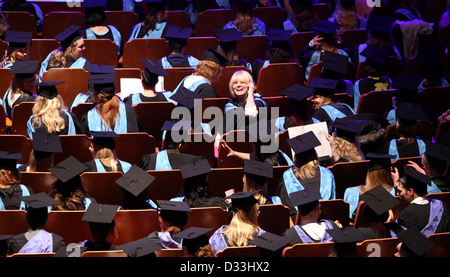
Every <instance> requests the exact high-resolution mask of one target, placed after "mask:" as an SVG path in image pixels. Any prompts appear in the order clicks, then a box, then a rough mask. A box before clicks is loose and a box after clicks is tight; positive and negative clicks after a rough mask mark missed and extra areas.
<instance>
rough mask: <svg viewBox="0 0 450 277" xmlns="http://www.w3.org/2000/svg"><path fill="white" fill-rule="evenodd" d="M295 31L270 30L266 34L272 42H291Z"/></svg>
mask: <svg viewBox="0 0 450 277" xmlns="http://www.w3.org/2000/svg"><path fill="white" fill-rule="evenodd" d="M292 32H293V30H284V29H278V28H270V29H269V31H267V33H266V39H268V40H270V41H289V38H290V37H291V34H292Z"/></svg>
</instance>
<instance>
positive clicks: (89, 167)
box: [84, 160, 124, 173]
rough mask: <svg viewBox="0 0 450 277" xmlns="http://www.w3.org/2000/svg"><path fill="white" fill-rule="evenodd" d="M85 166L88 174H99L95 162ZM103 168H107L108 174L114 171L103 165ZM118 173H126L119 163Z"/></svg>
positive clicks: (87, 163)
mask: <svg viewBox="0 0 450 277" xmlns="http://www.w3.org/2000/svg"><path fill="white" fill-rule="evenodd" d="M102 164H103V163H102ZM84 165H85V166H86V167H87V169H86V172H98V169H97V165H96V164H95V161H94V160H92V161H89V162H86V163H84ZM103 167H104V168H105V171H106V172H111V171H112V168H111V167H109V166H106V165H104V164H103ZM117 171H119V172H122V173H124V172H123V168H122V165H121V164H120V163H117Z"/></svg>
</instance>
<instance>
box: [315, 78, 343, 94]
mask: <svg viewBox="0 0 450 277" xmlns="http://www.w3.org/2000/svg"><path fill="white" fill-rule="evenodd" d="M338 82H339V81H338V80H334V79H328V78H312V80H311V83H310V84H309V86H310V87H311V88H313V89H314V93H313V94H315V95H323V96H329V95H333V94H334V91H335V89H336V86H337V84H338Z"/></svg>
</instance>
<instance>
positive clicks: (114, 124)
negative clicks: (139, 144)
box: [81, 74, 142, 133]
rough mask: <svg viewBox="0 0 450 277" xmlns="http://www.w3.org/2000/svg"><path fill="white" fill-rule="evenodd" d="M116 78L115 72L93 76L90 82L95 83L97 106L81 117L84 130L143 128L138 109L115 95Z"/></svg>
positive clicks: (127, 131)
mask: <svg viewBox="0 0 450 277" xmlns="http://www.w3.org/2000/svg"><path fill="white" fill-rule="evenodd" d="M115 79H116V75H115V74H102V75H96V76H91V78H90V80H89V83H90V84H92V85H93V90H94V99H95V107H94V108H92V109H91V110H90V111H88V112H87V113H86V114H84V115H83V117H82V119H81V124H82V125H83V126H84V130H86V131H87V130H89V131H114V132H116V133H132V132H140V131H141V130H142V127H141V122H140V119H139V117H138V115H137V114H136V111H135V110H134V109H133V108H132V107H131V106H129V105H127V104H125V103H123V102H122V101H121V100H120V99H119V98H118V96H117V95H115V88H114V81H115Z"/></svg>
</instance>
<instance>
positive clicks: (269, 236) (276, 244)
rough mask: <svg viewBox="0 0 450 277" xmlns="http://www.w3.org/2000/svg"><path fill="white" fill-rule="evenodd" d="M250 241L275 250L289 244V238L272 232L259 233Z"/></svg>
mask: <svg viewBox="0 0 450 277" xmlns="http://www.w3.org/2000/svg"><path fill="white" fill-rule="evenodd" d="M249 243H250V244H253V245H256V246H258V247H260V248H263V249H267V250H270V251H273V252H275V251H277V250H279V249H281V248H282V247H284V246H286V245H288V243H289V239H287V238H285V237H282V236H279V235H276V234H273V233H270V232H265V233H264V234H262V235H259V236H257V237H256V238H254V239H253V240H251V241H249Z"/></svg>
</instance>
